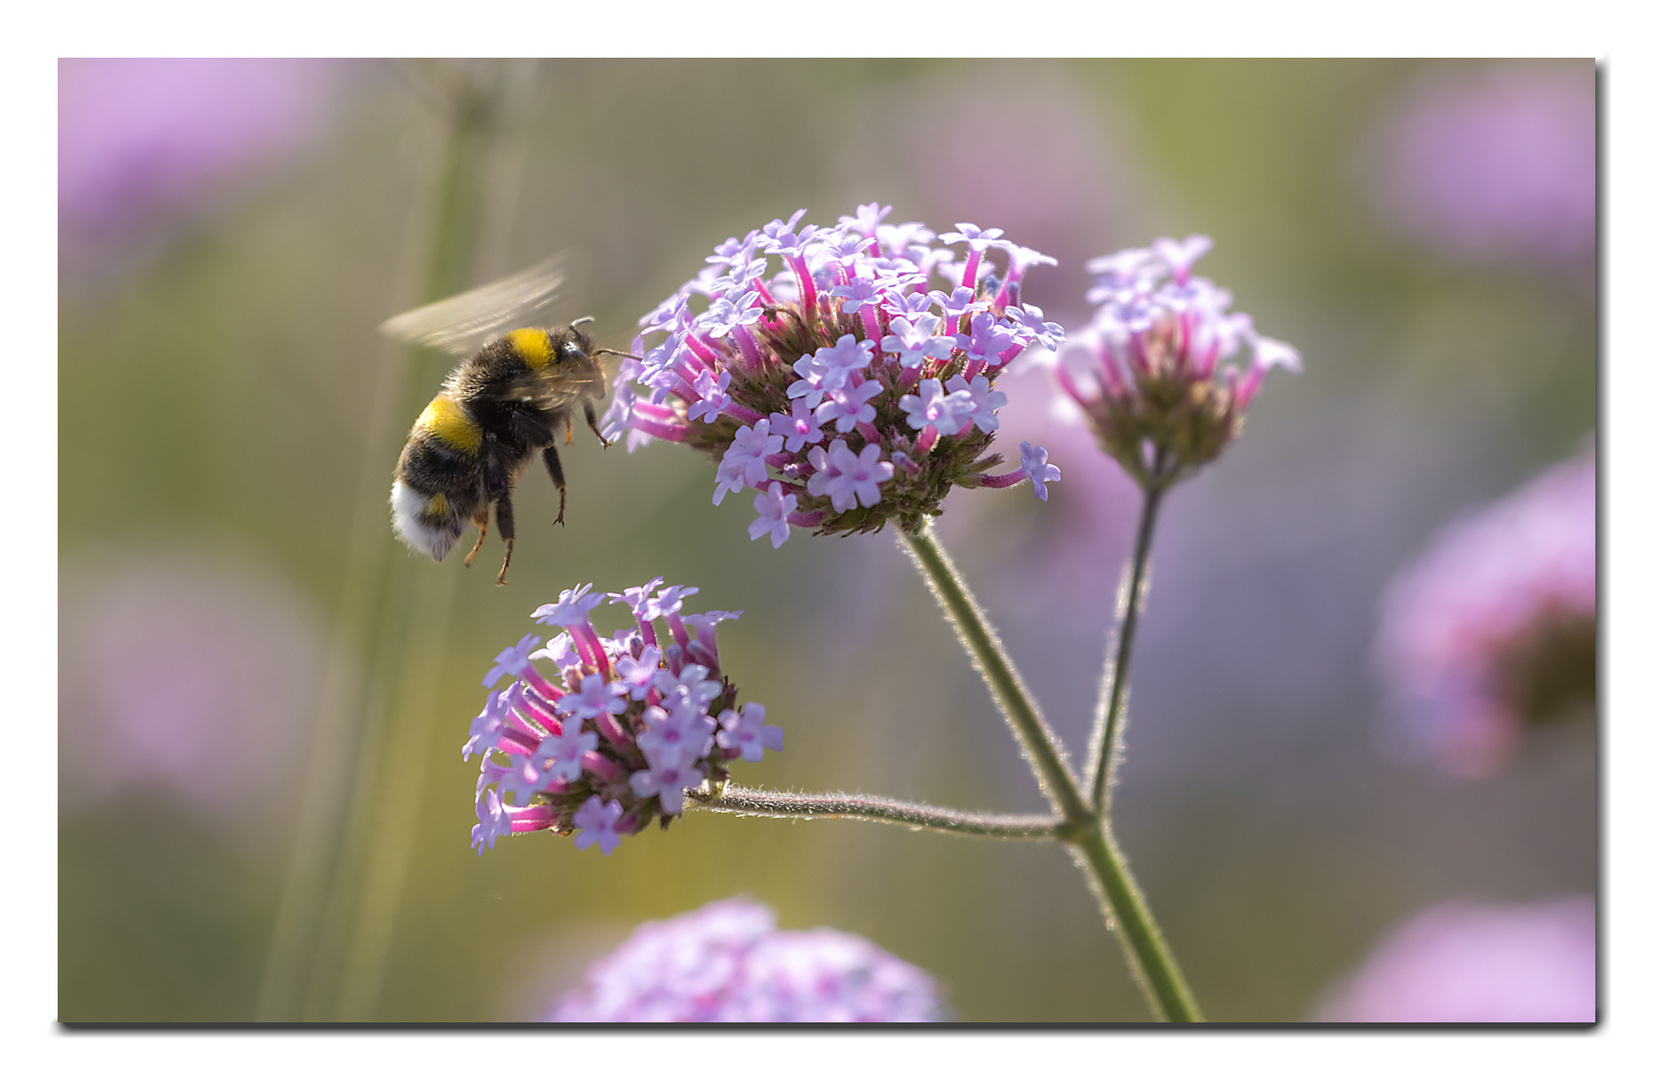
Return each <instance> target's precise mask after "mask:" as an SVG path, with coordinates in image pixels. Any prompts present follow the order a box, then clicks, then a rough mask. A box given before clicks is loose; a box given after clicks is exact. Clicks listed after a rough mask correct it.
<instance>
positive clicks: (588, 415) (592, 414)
mask: <svg viewBox="0 0 1653 1080" xmlns="http://www.w3.org/2000/svg"><path fill="white" fill-rule="evenodd" d="M585 426H586V427H588V428H590V429H591V434H593V435H595V436H597V441H598V442H600V443H602V444H603V449H604V450H607V449H608V440H607V439H605V438H603V433H602V432H601V431H599V430H597V410H596V409H594V408H592V407H591V402H589V401H588V402H586V403H585ZM568 433H569V435H570V436H572V435H573V434H574V425H573V424H570V425H568Z"/></svg>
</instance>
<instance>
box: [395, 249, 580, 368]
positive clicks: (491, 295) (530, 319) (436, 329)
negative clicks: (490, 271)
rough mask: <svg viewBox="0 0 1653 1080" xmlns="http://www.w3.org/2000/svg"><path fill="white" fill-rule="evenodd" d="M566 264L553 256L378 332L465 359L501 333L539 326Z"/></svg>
mask: <svg viewBox="0 0 1653 1080" xmlns="http://www.w3.org/2000/svg"><path fill="white" fill-rule="evenodd" d="M567 263H568V253H567V252H562V251H559V252H558V253H557V254H555V255H553V256H551V257H550V258H549V259H546V260H545V261H544V262H541V263H537V264H535V265H533V266H530V267H529V268H528V269H526V270H523V271H520V272H518V273H515V274H512V275H511V276H510V277H506V278H500V279H499V280H498V281H494V282H490V283H488V284H487V285H479V286H477V287H476V288H474V289H472V290H471V291H470V292H463V293H460V294H459V295H458V296H450V297H448V298H447V299H446V300H438V301H436V302H435V303H431V304H426V305H425V306H424V307H420V308H414V309H413V310H412V311H404V312H402V314H400V315H397V316H396V317H395V318H391V319H386V320H385V321H384V322H382V323H380V324H379V332H380V333H382V334H384V335H385V336H387V337H392V338H395V339H396V340H397V341H406V342H409V343H411V344H414V345H422V346H425V347H426V348H431V349H441V350H442V351H443V352H447V353H452V354H453V355H454V356H470V355H472V354H473V353H475V352H476V351H477V350H478V349H480V348H482V346H484V345H486V344H487V343H488V342H489V341H492V340H493V339H494V338H496V337H498V336H499V335H500V334H502V333H504V332H505V331H507V330H514V329H516V328H517V327H519V326H526V325H529V324H531V323H535V322H537V321H539V320H537V319H536V317H535V316H536V313H538V312H541V311H543V310H544V309H546V308H548V307H550V306H551V304H552V303H553V302H554V301H555V300H556V296H557V290H558V289H559V288H560V287H561V286H562V283H563V279H564V278H565V277H566V276H567Z"/></svg>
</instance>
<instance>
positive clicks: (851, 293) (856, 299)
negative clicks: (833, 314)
mask: <svg viewBox="0 0 1653 1080" xmlns="http://www.w3.org/2000/svg"><path fill="white" fill-rule="evenodd" d="M832 295H833V296H836V297H837V298H838V299H840V300H842V301H843V302H844V314H846V315H853V314H855V313H856V312H858V311H860V310H861V308H862V307H863V306H871V305H872V303H873V302H874V301H876V300H877V299H878V287H877V286H875V285H874V284H873V283H872V282H870V281H868V280H866V279H865V278H856V279H855V280H854V281H852V282H850V283H849V284H848V285H839V286H837V287H836V288H834V289H833V290H832Z"/></svg>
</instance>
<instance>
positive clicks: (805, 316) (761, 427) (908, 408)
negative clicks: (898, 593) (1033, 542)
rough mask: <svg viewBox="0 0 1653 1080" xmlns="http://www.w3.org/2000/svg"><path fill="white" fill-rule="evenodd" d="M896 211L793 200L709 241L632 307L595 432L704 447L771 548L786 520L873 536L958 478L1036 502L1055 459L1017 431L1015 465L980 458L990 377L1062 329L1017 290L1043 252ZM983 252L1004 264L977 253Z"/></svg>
mask: <svg viewBox="0 0 1653 1080" xmlns="http://www.w3.org/2000/svg"><path fill="white" fill-rule="evenodd" d="M889 212H890V208H889V207H887V206H879V205H878V204H876V203H873V204H870V205H866V206H861V207H858V208H857V212H856V215H855V216H854V217H843V218H840V219H839V221H838V224H837V225H835V226H832V227H829V228H819V227H817V226H815V225H804V226H802V227H801V228H800V227H799V222H800V221H801V220H802V218H803V215H804V211H802V210H799V211H798V212H797V213H796V214H793V215H792V217H791V218H790V219H788V220H786V221H780V220H775V221H771V222H770V223H769V224H768V225H765V226H764V227H763V228H762V229H761V230H757V229H755V230H753V231H752V232H750V233H747V234H746V237H745V238H744V239H740V240H737V239H735V238H733V237H731V238H730V239H729V240H727V241H726V242H725V243H723V244H721V245H719V246H718V247H717V249H716V252H715V254H713V255H712V256H711V257H709V258H708V259H707V260H706V261H707V263H708V264H709V265H708V266H707V267H706V269H705V270H704V271H702V272H701V273H700V275H699V276H698V277H696V278H695V279H694V280H692V281H690V282H688V283H687V284H685V285H684V286H683V287H682V288H681V289H679V290H678V291H677V292H675V293H673V294H672V295H671V296H670V297H669V298H667V300H666V301H665V302H664V303H662V304H661V305H660V306H659V307H657V308H655V310H654V311H653V312H651V313H650V314H649V315H647V316H645V317H644V319H643V320H642V326H643V332H642V334H641V335H639V337H638V338H637V340H636V342H635V343H634V344H633V347H632V350H633V352H636V353H638V354H640V357H641V358H640V359H628V360H626V361H625V362H624V364H623V365H622V366H621V369H620V371H619V373H618V375H617V377H616V380H615V395H614V402H613V405H612V406H611V407H610V409H609V412H608V415H607V416H606V417H605V418H604V422H603V426H604V432H605V434H606V435H608V436H610V437H612V438H618V437H619V434H620V433H621V432H622V431H624V432H628V433H629V437H628V446H630V447H632V448H635V447H636V446H637V445H639V444H640V443H642V442H646V441H648V440H650V439H666V440H670V441H672V442H679V443H683V444H685V445H688V446H691V447H693V448H694V449H696V450H699V451H701V452H702V453H705V454H707V455H708V456H709V457H711V458H712V459H713V460H714V461H716V462H717V463H718V469H717V481H716V487H715V489H714V491H713V493H712V501H713V503H719V504H720V503H722V501H723V499H724V497H725V496H726V495H729V494H738V493H740V492H742V491H745V490H747V489H751V490H752V492H753V493H754V495H755V499H754V502H753V509H754V510H756V511H757V514H758V516H757V519H756V520H755V521H753V522H752V524H751V526H750V528H749V529H748V534H749V536H750V537H751V538H752V539H753V540H756V539H758V538H759V537H763V536H767V537H768V538H769V540H770V543H771V544H772V545H773V546H775V547H780V546H781V544H782V543H784V542H785V541H786V539H787V538H788V536H790V535H791V530H792V528H793V527H795V526H796V527H800V528H808V529H813V530H815V532H816V533H817V534H826V533H852V532H869V531H873V530H877V529H880V528H882V527H883V526H884V524H885V523H886V522H888V521H889V520H890V519H892V518H893V519H895V521H896V522H897V523H898V524H899V525H900V526H901V527H902V528H904V529H908V530H916V529H918V528H919V527H921V525H922V524H923V521H924V519H925V518H926V517H933V516H935V515H937V514H939V513H941V502H942V499H943V498H944V497H945V496H946V494H947V492H948V491H949V490H950V489H951V488H952V487H953V486H954V485H960V486H964V487H1009V486H1010V485H1012V484H1017V483H1020V482H1022V481H1024V480H1031V481H1033V483H1034V487H1035V491H1036V493H1037V494H1038V496H1039V498H1041V499H1044V498H1045V497H1046V489H1045V483H1046V482H1047V481H1053V480H1056V479H1058V478H1059V474H1058V472H1057V470H1056V469H1055V467H1054V466H1051V465H1049V464H1048V463H1047V462H1046V460H1045V455H1044V451H1043V450H1042V448H1038V447H1033V446H1030V445H1026V444H1024V447H1023V451H1022V465H1021V468H1019V469H1016V470H1013V471H1010V472H1005V473H998V474H992V473H989V472H988V470H989V469H992V468H994V467H996V466H998V465H999V464H1000V463H1001V462H1002V460H1003V459H1002V457H1001V456H1000V455H998V454H995V453H990V448H991V445H992V442H993V436H994V432H995V431H997V430H998V427H999V419H998V410H999V408H1000V407H1001V406H1003V405H1004V404H1005V396H1004V394H1003V393H1001V392H999V391H997V390H995V389H993V383H994V380H995V379H996V378H997V376H998V375H999V373H1000V372H1001V371H1003V370H1004V368H1005V365H1006V364H1008V363H1010V361H1011V360H1013V359H1015V357H1016V356H1017V355H1019V354H1020V353H1021V352H1022V351H1023V350H1025V349H1026V348H1027V347H1028V346H1030V345H1034V344H1039V345H1042V346H1044V347H1046V348H1053V347H1055V346H1056V345H1057V344H1058V343H1060V342H1061V341H1062V336H1063V334H1062V328H1061V327H1060V326H1058V325H1056V324H1055V323H1050V322H1046V321H1045V320H1044V318H1043V313H1042V312H1041V311H1040V310H1039V309H1038V308H1037V307H1034V306H1032V305H1030V304H1025V303H1023V302H1022V300H1021V289H1022V278H1023V275H1024V274H1025V273H1026V272H1027V270H1028V269H1029V268H1030V267H1033V266H1037V265H1039V264H1040V263H1052V264H1053V263H1054V262H1055V260H1054V259H1051V258H1049V257H1047V256H1044V255H1041V254H1039V253H1038V252H1036V251H1033V250H1031V249H1028V248H1023V247H1019V246H1017V245H1016V244H1013V243H1011V242H1010V241H1008V240H1004V239H1002V238H1001V230H999V229H979V228H977V227H976V226H974V225H971V224H960V225H958V227H957V231H956V232H948V233H942V234H941V235H940V236H939V237H938V236H937V235H936V234H935V233H933V232H932V231H930V230H929V229H928V228H926V227H925V226H924V225H923V224H922V223H919V222H905V223H903V224H901V225H886V224H883V223H882V222H883V219H884V217H885V216H886V215H888V214H889ZM938 240H939V241H940V245H941V246H937V245H936V243H935V242H936V241H938ZM949 244H964V245H965V246H966V247H967V248H968V254H967V255H965V256H964V258H963V260H962V261H960V260H959V259H958V253H957V252H955V251H954V250H953V249H952V248H950V247H947V246H945V245H949ZM995 249H996V250H999V251H1001V252H1003V253H1004V254H1005V256H1006V257H1007V262H1008V268H1007V269H1006V271H1005V274H1004V277H1003V278H1002V279H1000V278H998V277H996V276H995V275H994V272H993V268H992V264H991V263H989V262H988V261H987V254H988V252H990V251H992V250H995ZM771 258H774V259H777V260H778V261H779V269H778V270H775V272H773V273H772V272H771V271H772V269H774V268H773V267H772V266H771V261H770V260H771ZM938 277H939V278H940V279H942V280H943V281H945V282H946V284H947V287H946V288H937V287H934V286H935V279H936V278H938ZM696 297H703V298H704V299H705V304H704V306H703V305H701V304H700V303H699V302H697V301H696V300H695V298H696ZM697 308H701V310H696V309H697ZM660 334H664V335H665V338H664V340H663V341H660V342H659V343H658V344H655V345H654V346H653V347H648V345H647V340H648V339H649V338H650V337H652V336H654V335H660Z"/></svg>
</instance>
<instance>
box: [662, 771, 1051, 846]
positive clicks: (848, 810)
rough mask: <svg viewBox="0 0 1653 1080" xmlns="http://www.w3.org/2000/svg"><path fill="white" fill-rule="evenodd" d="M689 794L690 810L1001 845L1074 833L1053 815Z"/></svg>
mask: <svg viewBox="0 0 1653 1080" xmlns="http://www.w3.org/2000/svg"><path fill="white" fill-rule="evenodd" d="M686 794H687V796H688V802H687V803H686V804H685V806H686V807H687V808H692V809H696V810H711V811H714V812H717V813H723V814H739V815H746V816H752V817H785V818H804V819H812V818H855V819H859V820H861V821H877V822H882V823H883V824H886V825H900V826H903V827H905V828H908V829H929V830H932V831H934V832H948V833H958V834H962V835H965V836H991V837H996V838H998V839H1001V840H1057V839H1063V838H1065V837H1067V836H1068V835H1070V834H1071V830H1069V829H1068V828H1067V826H1066V825H1064V823H1063V822H1062V819H1061V818H1058V817H1054V816H1049V815H1046V816H1040V815H1036V814H1023V815H1015V814H979V813H975V812H973V811H969V810H948V809H945V808H943V807H939V806H928V805H925V804H924V803H911V802H902V801H900V800H898V799H885V798H881V797H879V796H876V795H845V794H842V793H839V792H831V793H828V794H819V795H817V794H805V793H796V792H786V791H760V790H756V789H754V788H743V787H738V786H736V785H735V784H724V785H723V787H722V790H721V791H716V792H714V791H712V790H709V789H707V788H704V787H702V788H690V789H689V791H688V792H687V793H686Z"/></svg>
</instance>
